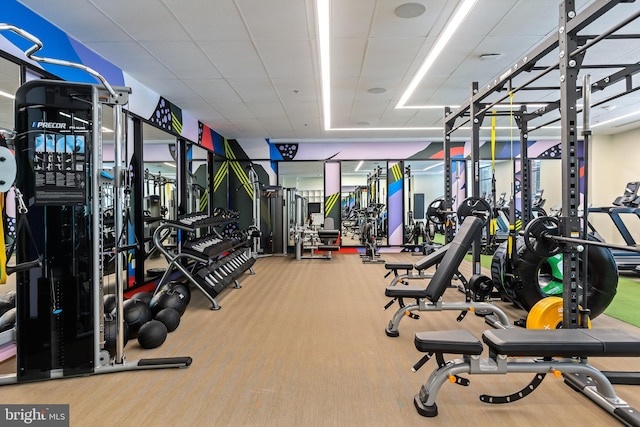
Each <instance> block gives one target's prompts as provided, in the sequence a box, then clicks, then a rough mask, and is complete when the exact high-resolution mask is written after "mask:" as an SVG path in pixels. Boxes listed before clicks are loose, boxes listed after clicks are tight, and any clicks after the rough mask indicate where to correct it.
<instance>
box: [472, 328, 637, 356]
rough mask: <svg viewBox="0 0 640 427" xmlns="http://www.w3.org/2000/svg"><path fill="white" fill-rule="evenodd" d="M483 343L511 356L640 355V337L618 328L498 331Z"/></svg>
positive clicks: (487, 333) (490, 332) (489, 332)
mask: <svg viewBox="0 0 640 427" xmlns="http://www.w3.org/2000/svg"><path fill="white" fill-rule="evenodd" d="M482 340H483V341H484V342H485V343H486V344H487V345H488V346H489V348H490V349H492V350H493V351H494V352H495V353H497V354H504V355H507V356H539V357H554V356H557V357H575V356H583V357H591V356H593V357H595V356H603V357H636V356H640V336H637V335H634V334H631V333H629V332H626V331H620V330H616V329H551V330H547V329H524V330H523V329H496V330H487V331H485V332H484V333H483V334H482Z"/></svg>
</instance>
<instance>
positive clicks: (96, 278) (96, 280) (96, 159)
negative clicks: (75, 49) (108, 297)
mask: <svg viewBox="0 0 640 427" xmlns="http://www.w3.org/2000/svg"><path fill="white" fill-rule="evenodd" d="M91 105H92V109H91V115H92V118H91V120H92V122H93V127H92V129H91V140H92V145H91V170H90V173H91V175H90V176H91V178H92V179H91V203H90V206H91V220H92V221H91V232H92V233H93V239H92V242H91V244H92V248H93V260H92V279H93V312H94V316H93V330H94V334H93V347H94V349H93V366H94V369H95V367H98V366H100V347H101V344H102V341H104V328H103V308H102V307H103V305H102V295H103V292H104V282H103V278H102V272H103V265H102V252H103V247H102V194H101V193H100V180H99V179H98V173H99V172H98V171H99V170H101V169H102V105H101V104H100V102H98V88H97V87H95V86H94V87H93V89H92V90H91Z"/></svg>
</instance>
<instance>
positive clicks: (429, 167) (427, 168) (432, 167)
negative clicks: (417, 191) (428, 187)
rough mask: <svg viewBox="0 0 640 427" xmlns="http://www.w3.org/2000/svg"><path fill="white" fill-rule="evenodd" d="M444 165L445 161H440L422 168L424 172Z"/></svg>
mask: <svg viewBox="0 0 640 427" xmlns="http://www.w3.org/2000/svg"><path fill="white" fill-rule="evenodd" d="M442 165H444V162H439V163H436V164H435V165H431V166H427V167H426V168H424V169H422V172H424V171H428V170H429V169H434V168H438V167H440V166H442Z"/></svg>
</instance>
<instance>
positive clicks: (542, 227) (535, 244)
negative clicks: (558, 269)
mask: <svg viewBox="0 0 640 427" xmlns="http://www.w3.org/2000/svg"><path fill="white" fill-rule="evenodd" d="M559 224H560V223H559V221H558V218H554V217H551V216H541V217H539V218H536V219H534V220H532V221H531V222H529V224H527V226H526V227H525V228H524V244H525V245H526V246H527V249H529V250H530V251H531V252H533V253H535V254H536V255H538V256H540V257H543V258H546V257H550V256H553V255H555V254H557V253H559V252H560V245H559V244H558V241H556V240H553V238H552V236H558V235H559V233H560V232H559V229H558V226H559Z"/></svg>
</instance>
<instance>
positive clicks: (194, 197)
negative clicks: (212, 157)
mask: <svg viewBox="0 0 640 427" xmlns="http://www.w3.org/2000/svg"><path fill="white" fill-rule="evenodd" d="M208 155H209V152H208V151H207V150H206V149H204V148H202V147H200V146H199V145H196V144H188V146H187V208H186V213H193V212H207V211H209V167H208V163H207V157H208Z"/></svg>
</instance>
